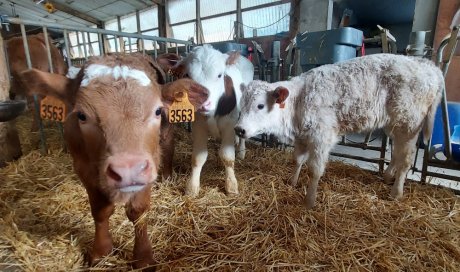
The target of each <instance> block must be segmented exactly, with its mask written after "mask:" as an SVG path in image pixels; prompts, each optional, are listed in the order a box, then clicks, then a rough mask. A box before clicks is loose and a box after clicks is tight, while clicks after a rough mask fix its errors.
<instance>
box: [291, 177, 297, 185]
mask: <svg viewBox="0 0 460 272" xmlns="http://www.w3.org/2000/svg"><path fill="white" fill-rule="evenodd" d="M297 182H298V179H295V178H294V177H291V178H290V179H289V185H291V186H292V187H297Z"/></svg>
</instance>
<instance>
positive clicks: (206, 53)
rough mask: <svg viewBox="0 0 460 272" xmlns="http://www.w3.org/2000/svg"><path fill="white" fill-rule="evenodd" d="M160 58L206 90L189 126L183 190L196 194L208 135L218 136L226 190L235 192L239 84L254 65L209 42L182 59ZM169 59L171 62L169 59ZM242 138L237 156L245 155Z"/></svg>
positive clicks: (249, 75)
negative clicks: (187, 165) (190, 148)
mask: <svg viewBox="0 0 460 272" xmlns="http://www.w3.org/2000/svg"><path fill="white" fill-rule="evenodd" d="M169 61H170V62H169V63H168V60H167V59H164V60H163V61H161V60H159V63H161V64H162V65H163V66H164V67H165V69H167V68H169V69H170V71H171V72H172V73H173V74H175V75H178V76H179V77H181V76H185V77H189V78H191V79H193V80H195V81H196V82H198V83H199V84H201V85H203V86H204V87H205V88H206V89H208V91H209V98H208V100H207V101H206V102H205V104H204V105H203V111H202V112H201V114H198V115H197V116H196V121H195V123H194V124H193V127H192V139H193V152H192V176H191V178H190V179H189V180H188V182H187V185H186V189H185V193H186V194H187V195H191V196H196V195H198V193H199V190H200V175H201V169H202V168H203V165H204V163H205V162H206V159H207V156H208V148H207V143H208V135H209V134H211V135H212V136H213V137H215V138H220V139H221V146H220V149H219V156H220V158H221V160H222V162H223V164H224V166H225V172H226V181H225V191H226V192H227V193H228V194H238V182H237V179H236V177H235V170H234V164H235V139H236V137H235V132H234V130H233V128H234V126H235V124H236V121H237V119H238V115H239V112H240V109H239V104H240V98H241V89H240V86H241V85H242V84H248V83H249V82H250V81H251V80H252V79H253V77H254V66H253V65H252V63H251V62H250V61H249V60H248V59H246V58H245V57H243V56H241V55H240V54H239V53H238V52H231V53H228V54H223V53H221V52H219V51H218V50H216V49H214V48H213V47H212V46H210V45H204V46H197V47H195V48H194V49H193V50H192V51H191V52H190V53H189V54H188V55H187V56H186V57H185V58H184V59H182V60H181V59H175V58H174V57H173V58H172V59H169ZM171 61H172V63H171ZM244 154H245V146H244V139H242V140H241V141H240V143H239V145H238V156H239V157H240V158H244Z"/></svg>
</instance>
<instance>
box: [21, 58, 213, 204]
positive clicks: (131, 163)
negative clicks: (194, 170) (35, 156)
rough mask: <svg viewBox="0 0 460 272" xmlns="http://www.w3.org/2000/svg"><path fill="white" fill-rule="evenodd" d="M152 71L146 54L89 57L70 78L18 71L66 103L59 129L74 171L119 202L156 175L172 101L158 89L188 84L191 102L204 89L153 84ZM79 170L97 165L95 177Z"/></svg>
mask: <svg viewBox="0 0 460 272" xmlns="http://www.w3.org/2000/svg"><path fill="white" fill-rule="evenodd" d="M157 69H159V68H157V67H156V65H155V63H152V62H151V61H149V60H148V59H147V58H146V57H142V56H130V55H111V56H105V57H97V58H93V59H90V60H89V61H88V62H87V64H85V66H84V67H83V68H82V69H81V70H80V72H79V74H78V76H77V77H76V78H75V79H69V78H66V77H64V76H60V75H56V74H50V73H45V72H41V71H38V70H29V71H26V72H24V73H23V74H22V78H23V81H24V82H25V83H26V84H27V85H28V89H29V90H31V91H32V92H38V93H40V92H46V93H43V94H44V95H51V96H55V97H57V98H60V99H62V100H64V101H65V102H67V103H69V104H70V105H72V107H73V109H72V111H71V113H70V114H69V116H68V117H67V119H66V122H65V125H64V132H65V139H66V142H67V144H68V146H69V149H70V152H71V154H72V157H73V159H74V166H75V170H76V172H77V173H78V174H79V176H80V178H81V179H82V181H83V182H84V183H85V186H86V187H88V186H90V187H95V188H98V189H99V190H101V191H103V192H105V193H106V195H108V196H109V197H110V198H111V199H112V200H113V201H125V200H126V197H129V196H130V195H131V194H132V193H134V192H137V191H139V190H142V189H143V188H144V187H146V185H148V184H150V183H152V182H154V181H155V180H156V178H157V173H158V167H159V160H160V148H159V139H160V124H161V116H162V111H163V110H164V108H165V107H168V106H169V105H170V104H171V102H172V99H170V98H169V96H167V95H166V96H162V92H161V90H162V89H165V90H167V93H170V92H173V90H175V89H176V88H175V87H177V90H179V91H184V89H187V88H188V89H193V90H194V93H201V94H202V96H198V95H195V97H193V99H190V100H191V102H192V103H202V102H203V101H205V100H206V99H207V91H206V90H205V89H204V88H203V87H201V86H200V85H198V84H196V83H194V82H192V81H191V80H181V81H177V82H173V83H169V84H167V85H165V86H161V85H159V84H158V81H161V80H162V79H161V80H160V79H159V78H158V71H157ZM44 86H46V87H47V88H43V87H44ZM43 90H45V91H43ZM85 168H88V169H91V168H95V169H97V170H96V172H97V176H95V177H84V176H85V175H86V173H88V172H89V171H88V170H85ZM85 179H86V180H85ZM87 180H92V181H91V182H90V183H89V184H88V181H87Z"/></svg>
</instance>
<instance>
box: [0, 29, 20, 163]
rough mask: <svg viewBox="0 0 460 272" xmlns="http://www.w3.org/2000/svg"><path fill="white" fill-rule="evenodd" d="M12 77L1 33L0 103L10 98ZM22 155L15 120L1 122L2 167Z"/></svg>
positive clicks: (0, 153) (0, 151)
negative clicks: (10, 76) (9, 72)
mask: <svg viewBox="0 0 460 272" xmlns="http://www.w3.org/2000/svg"><path fill="white" fill-rule="evenodd" d="M9 92H10V78H9V74H8V67H7V64H6V57H5V48H4V42H3V37H2V36H1V35H0V103H1V102H3V101H7V100H9ZM21 155H22V152H21V144H20V142H19V136H18V131H17V130H16V125H15V121H14V120H13V121H9V122H0V167H3V166H5V164H6V162H9V161H12V160H15V159H17V158H19V157H20V156H21Z"/></svg>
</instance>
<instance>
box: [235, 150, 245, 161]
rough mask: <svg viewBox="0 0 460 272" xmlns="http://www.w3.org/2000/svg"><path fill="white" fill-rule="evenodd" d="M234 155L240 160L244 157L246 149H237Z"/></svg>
mask: <svg viewBox="0 0 460 272" xmlns="http://www.w3.org/2000/svg"><path fill="white" fill-rule="evenodd" d="M236 157H237V158H238V159H240V160H244V158H245V157H246V150H244V151H238V153H237V154H236Z"/></svg>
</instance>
